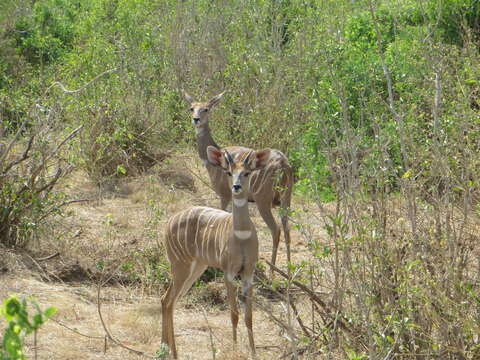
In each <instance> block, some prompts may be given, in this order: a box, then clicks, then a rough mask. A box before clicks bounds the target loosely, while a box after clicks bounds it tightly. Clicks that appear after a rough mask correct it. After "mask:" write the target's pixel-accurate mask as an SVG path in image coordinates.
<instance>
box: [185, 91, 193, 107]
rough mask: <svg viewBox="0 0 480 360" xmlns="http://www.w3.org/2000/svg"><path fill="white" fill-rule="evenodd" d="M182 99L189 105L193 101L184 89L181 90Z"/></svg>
mask: <svg viewBox="0 0 480 360" xmlns="http://www.w3.org/2000/svg"><path fill="white" fill-rule="evenodd" d="M182 95H183V99H184V100H185V101H186V102H187V104H188V105H190V104H191V103H192V102H193V98H192V97H191V96H190V95H189V94H188V93H187V92H186V91H185V90H182Z"/></svg>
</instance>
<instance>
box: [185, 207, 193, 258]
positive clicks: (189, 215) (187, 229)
mask: <svg viewBox="0 0 480 360" xmlns="http://www.w3.org/2000/svg"><path fill="white" fill-rule="evenodd" d="M193 210H195V208H191V209H190V211H189V212H188V215H187V225H186V226H185V234H184V235H183V236H184V239H183V247H184V248H185V252H186V253H187V254H188V256H192V254H190V250H189V248H188V244H187V239H188V232H189V231H190V227H189V226H188V224H189V223H190V218H191V215H192V211H193Z"/></svg>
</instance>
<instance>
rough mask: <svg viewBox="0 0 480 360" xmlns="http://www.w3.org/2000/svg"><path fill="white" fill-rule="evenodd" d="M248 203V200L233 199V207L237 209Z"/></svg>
mask: <svg viewBox="0 0 480 360" xmlns="http://www.w3.org/2000/svg"><path fill="white" fill-rule="evenodd" d="M246 203H247V199H235V198H233V205H235V206H236V207H243V206H245V204H246Z"/></svg>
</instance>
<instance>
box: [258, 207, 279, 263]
mask: <svg viewBox="0 0 480 360" xmlns="http://www.w3.org/2000/svg"><path fill="white" fill-rule="evenodd" d="M257 207H258V212H259V213H260V215H261V216H262V218H263V221H265V223H266V224H267V226H268V228H269V229H270V232H271V233H272V238H273V246H272V264H273V265H275V262H276V260H277V250H278V243H279V242H280V228H279V227H278V225H277V222H276V221H275V218H274V217H273V214H272V208H271V205H270V204H265V203H260V202H257ZM272 272H273V270H272Z"/></svg>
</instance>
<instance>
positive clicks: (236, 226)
mask: <svg viewBox="0 0 480 360" xmlns="http://www.w3.org/2000/svg"><path fill="white" fill-rule="evenodd" d="M232 198H233V199H232V200H233V201H232V216H233V232H234V234H235V236H236V237H237V238H239V239H240V240H245V239H248V238H250V236H251V235H252V229H253V226H252V220H251V219H250V213H249V211H248V199H247V196H242V197H237V196H233V197H232Z"/></svg>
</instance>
